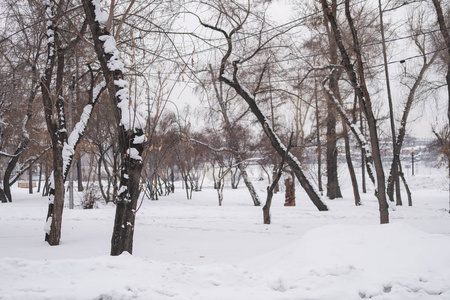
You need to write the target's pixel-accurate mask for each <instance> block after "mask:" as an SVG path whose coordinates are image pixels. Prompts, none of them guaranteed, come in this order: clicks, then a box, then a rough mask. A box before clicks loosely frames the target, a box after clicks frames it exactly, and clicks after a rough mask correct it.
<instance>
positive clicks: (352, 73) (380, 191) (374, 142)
mask: <svg viewBox="0 0 450 300" xmlns="http://www.w3.org/2000/svg"><path fill="white" fill-rule="evenodd" d="M321 3H322V8H323V10H324V12H325V13H326V16H327V18H328V21H329V22H330V25H331V28H332V29H333V35H334V39H335V41H336V44H337V46H338V48H339V52H340V54H341V58H342V62H343V66H344V68H345V71H346V73H347V76H348V78H349V80H350V83H351V85H352V87H353V89H354V90H355V93H356V95H357V97H358V99H359V101H360V103H361V106H362V107H363V108H364V113H365V116H366V118H367V122H368V125H369V135H370V142H371V146H372V155H373V162H374V166H375V170H376V175H377V192H376V193H377V197H378V204H379V210H380V223H382V224H383V223H389V211H388V203H387V201H386V187H385V177H384V171H383V165H382V161H381V155H380V147H379V140H378V132H377V124H376V119H375V116H374V113H373V108H372V101H371V98H370V94H369V91H368V90H367V85H366V81H365V72H364V66H363V62H362V55H361V47H360V43H359V39H358V33H357V31H356V29H355V27H354V23H353V18H352V16H351V12H350V4H349V0H346V1H345V15H346V17H347V23H348V25H349V28H350V30H351V33H352V40H353V51H354V52H355V56H356V63H357V64H356V65H357V66H356V67H357V69H356V70H355V67H354V65H353V64H352V63H351V61H350V57H349V55H348V50H347V48H346V47H345V45H344V43H343V40H342V33H341V30H340V28H339V26H338V24H337V22H336V18H335V16H334V15H333V13H332V11H331V9H330V7H329V5H328V3H327V1H326V0H321ZM357 74H358V75H357Z"/></svg>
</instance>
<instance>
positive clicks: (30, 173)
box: [28, 165, 33, 194]
mask: <svg viewBox="0 0 450 300" xmlns="http://www.w3.org/2000/svg"><path fill="white" fill-rule="evenodd" d="M28 193H29V194H33V166H32V165H30V167H29V168H28Z"/></svg>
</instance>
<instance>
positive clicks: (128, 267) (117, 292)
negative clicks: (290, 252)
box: [0, 254, 272, 300]
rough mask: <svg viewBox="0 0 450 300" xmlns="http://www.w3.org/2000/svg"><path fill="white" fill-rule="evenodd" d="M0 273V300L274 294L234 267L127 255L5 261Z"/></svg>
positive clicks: (250, 275) (198, 297)
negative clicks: (198, 264)
mask: <svg viewBox="0 0 450 300" xmlns="http://www.w3.org/2000/svg"><path fill="white" fill-rule="evenodd" d="M0 268H1V270H2V275H3V276H0V277H1V278H2V284H1V286H0V299H8V300H9V299H35V300H39V299H71V300H72V299H96V300H100V299H104V300H105V299H108V300H113V299H142V300H144V299H155V300H158V299H169V298H170V299H205V300H206V299H243V300H244V299H263V298H261V297H262V295H264V294H267V292H269V293H270V292H272V291H271V290H270V288H269V287H263V286H262V285H263V280H262V279H259V280H257V279H255V278H254V276H253V275H252V274H250V273H248V272H246V271H244V270H242V269H240V268H238V267H235V266H231V265H225V264H211V265H207V266H197V265H192V264H189V263H181V262H171V263H161V262H156V261H151V260H147V259H145V258H140V257H134V256H131V255H129V254H122V255H121V256H118V257H110V256H105V257H95V258H89V259H78V260H75V259H70V260H69V259H64V260H52V261H49V260H45V261H33V260H25V259H16V258H3V259H1V260H0ZM244 295H245V296H244ZM253 296H255V298H253ZM248 297H250V298H248Z"/></svg>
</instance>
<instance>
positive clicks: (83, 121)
mask: <svg viewBox="0 0 450 300" xmlns="http://www.w3.org/2000/svg"><path fill="white" fill-rule="evenodd" d="M105 86H106V82H105V81H102V82H100V83H99V84H98V85H97V86H95V87H94V90H93V92H92V93H93V98H92V101H93V103H89V104H87V105H86V106H85V107H84V109H83V113H82V114H81V117H80V120H79V121H78V123H77V124H76V125H75V127H74V129H73V130H72V132H71V133H70V135H69V137H68V139H67V142H65V143H64V147H63V151H62V157H63V171H64V173H66V172H67V168H69V167H70V164H71V163H72V157H73V155H74V153H75V147H76V145H77V144H78V142H79V141H80V139H81V137H82V136H83V135H84V131H85V129H86V126H87V123H88V122H89V119H90V117H91V114H92V109H93V108H94V105H95V103H96V102H97V100H98V97H99V95H100V91H101V90H102V88H103V87H105Z"/></svg>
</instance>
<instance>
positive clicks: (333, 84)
mask: <svg viewBox="0 0 450 300" xmlns="http://www.w3.org/2000/svg"><path fill="white" fill-rule="evenodd" d="M336 9H337V1H336V0H332V4H331V12H332V14H333V15H334V16H336ZM324 26H325V28H326V30H327V37H328V44H329V53H330V64H331V65H337V64H338V52H337V46H336V42H335V41H334V39H333V36H332V34H331V32H330V28H329V25H328V21H327V17H326V16H324ZM340 73H341V72H339V71H338V70H336V69H335V70H333V71H332V73H331V75H330V80H329V88H330V90H331V91H332V92H333V94H334V95H335V96H336V97H337V98H338V99H340V97H339V94H340V93H339V83H338V82H339V77H340ZM336 114H337V113H336V110H335V105H334V103H333V100H332V99H330V97H327V117H326V128H327V142H326V162H327V196H328V198H330V199H335V198H341V197H342V194H341V189H340V187H339V180H338V165H337V157H338V149H337V134H336Z"/></svg>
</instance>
